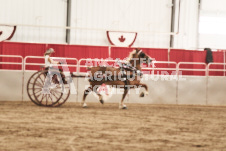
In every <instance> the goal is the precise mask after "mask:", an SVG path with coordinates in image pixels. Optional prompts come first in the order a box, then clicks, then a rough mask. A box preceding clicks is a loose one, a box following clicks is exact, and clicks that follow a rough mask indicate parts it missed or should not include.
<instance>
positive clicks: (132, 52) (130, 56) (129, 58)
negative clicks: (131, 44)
mask: <svg viewBox="0 0 226 151" xmlns="http://www.w3.org/2000/svg"><path fill="white" fill-rule="evenodd" d="M135 53H136V49H134V50H133V51H131V52H130V53H129V56H128V58H127V61H130V60H131V59H132V58H133V55H134V54H135Z"/></svg>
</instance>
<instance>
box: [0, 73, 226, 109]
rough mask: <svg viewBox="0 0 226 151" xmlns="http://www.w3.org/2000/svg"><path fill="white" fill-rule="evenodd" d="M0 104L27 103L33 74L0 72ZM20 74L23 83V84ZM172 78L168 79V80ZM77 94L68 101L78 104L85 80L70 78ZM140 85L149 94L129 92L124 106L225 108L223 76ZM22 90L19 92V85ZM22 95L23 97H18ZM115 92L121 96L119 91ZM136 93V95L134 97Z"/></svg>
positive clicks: (155, 79)
mask: <svg viewBox="0 0 226 151" xmlns="http://www.w3.org/2000/svg"><path fill="white" fill-rule="evenodd" d="M0 73H1V74H0V83H1V87H0V96H1V97H0V101H22V100H23V101H29V98H28V96H27V89H26V84H27V81H28V79H29V77H30V76H31V75H32V74H33V73H34V71H33V72H31V71H26V72H25V73H24V74H23V72H22V71H0ZM23 75H24V83H23V80H22V79H23V78H22V77H23ZM170 79H172V80H170ZM73 82H74V86H75V88H76V93H77V92H78V93H77V94H75V93H74V94H71V95H70V97H69V99H68V101H69V102H81V101H82V96H83V93H84V90H85V88H86V87H87V86H88V85H89V82H88V81H87V79H83V78H79V79H76V78H74V79H73ZM142 82H143V83H145V84H147V85H148V88H149V90H148V92H149V94H148V95H147V96H145V97H144V98H140V97H139V94H140V92H143V91H144V89H143V88H141V89H140V90H139V89H136V90H134V89H133V90H130V93H129V95H128V96H127V97H126V99H125V102H126V103H145V104H188V105H197V104H199V105H226V100H225V97H226V95H225V92H224V91H225V90H226V77H219V76H218V77H215V76H208V77H206V76H181V77H179V80H177V79H176V78H175V76H172V75H170V76H167V77H166V76H158V75H155V76H152V75H145V76H144V78H143V80H142ZM23 84H24V90H23V91H22V85H23ZM22 92H23V95H22ZM117 92H120V93H122V92H123V89H121V90H118V91H117ZM137 93H138V94H137ZM121 97H122V94H113V95H112V97H111V98H110V99H109V100H107V101H106V102H112V103H118V102H119V101H120V100H121ZM86 101H87V102H98V99H97V97H95V95H94V94H90V95H88V97H87V99H86Z"/></svg>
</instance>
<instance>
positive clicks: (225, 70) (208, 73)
mask: <svg viewBox="0 0 226 151" xmlns="http://www.w3.org/2000/svg"><path fill="white" fill-rule="evenodd" d="M212 65H217V66H224V67H223V69H210V67H211V66H212ZM225 66H226V63H209V64H208V65H207V75H208V76H209V75H210V72H213V71H215V72H224V76H225V72H226V69H225Z"/></svg>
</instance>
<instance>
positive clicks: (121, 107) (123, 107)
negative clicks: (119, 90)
mask: <svg viewBox="0 0 226 151" xmlns="http://www.w3.org/2000/svg"><path fill="white" fill-rule="evenodd" d="M128 91H129V88H128V87H125V88H124V93H123V95H122V100H121V102H120V103H119V109H127V107H126V105H125V104H124V103H123V101H124V99H125V97H126V94H127V93H128Z"/></svg>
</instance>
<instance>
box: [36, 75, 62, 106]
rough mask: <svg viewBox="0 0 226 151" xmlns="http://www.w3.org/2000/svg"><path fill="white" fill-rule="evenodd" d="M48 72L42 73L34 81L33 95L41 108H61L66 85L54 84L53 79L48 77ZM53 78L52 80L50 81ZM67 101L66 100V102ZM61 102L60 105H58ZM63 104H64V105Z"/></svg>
mask: <svg viewBox="0 0 226 151" xmlns="http://www.w3.org/2000/svg"><path fill="white" fill-rule="evenodd" d="M46 73H47V71H42V72H40V74H38V76H37V77H36V78H35V80H34V84H33V94H34V97H35V100H36V102H38V103H39V105H41V106H47V107H50V106H55V105H56V106H59V105H57V104H60V105H61V104H62V103H60V102H59V101H60V100H61V98H62V96H63V92H64V89H65V88H64V85H63V84H60V83H61V82H60V83H54V82H53V78H51V77H50V76H47V74H46ZM50 78H51V80H50ZM65 101H66V100H65ZM65 101H64V102H65ZM58 102H59V103H58ZM64 102H63V103H64Z"/></svg>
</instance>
